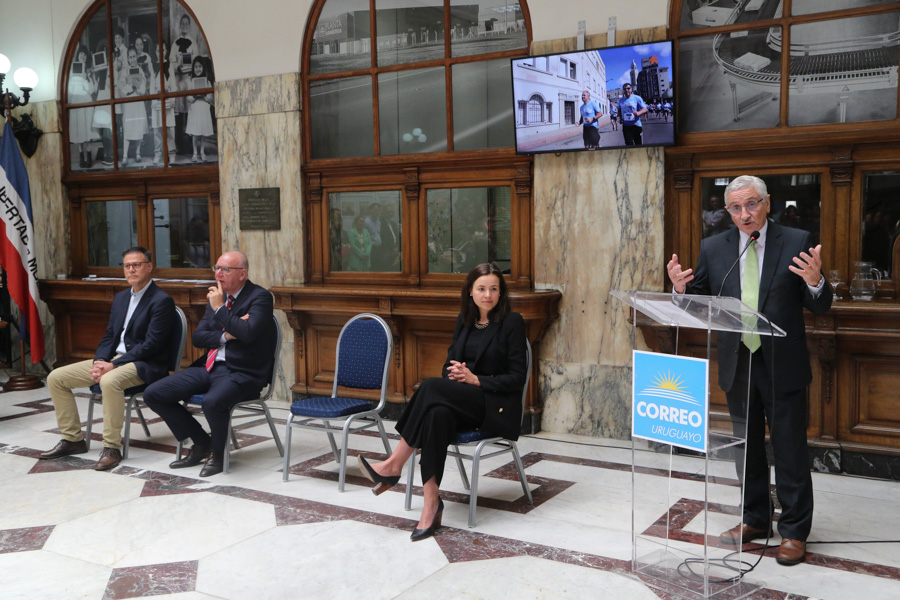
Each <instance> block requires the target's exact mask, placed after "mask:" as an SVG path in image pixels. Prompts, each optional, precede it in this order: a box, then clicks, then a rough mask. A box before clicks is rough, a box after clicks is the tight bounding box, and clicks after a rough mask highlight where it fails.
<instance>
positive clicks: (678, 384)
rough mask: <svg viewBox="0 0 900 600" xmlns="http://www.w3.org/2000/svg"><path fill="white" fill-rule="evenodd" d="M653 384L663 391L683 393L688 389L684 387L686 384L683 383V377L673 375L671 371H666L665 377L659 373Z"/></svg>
mask: <svg viewBox="0 0 900 600" xmlns="http://www.w3.org/2000/svg"><path fill="white" fill-rule="evenodd" d="M653 383H654V384H655V385H656V387H657V388H659V389H661V390H672V391H673V392H683V391H684V390H685V389H687V388H685V387H684V384H683V382H682V381H681V377H680V376H678V375H672V372H671V371H666V374H665V375H663V374H662V373H658V374H657V375H656V379H655V380H654V382H653Z"/></svg>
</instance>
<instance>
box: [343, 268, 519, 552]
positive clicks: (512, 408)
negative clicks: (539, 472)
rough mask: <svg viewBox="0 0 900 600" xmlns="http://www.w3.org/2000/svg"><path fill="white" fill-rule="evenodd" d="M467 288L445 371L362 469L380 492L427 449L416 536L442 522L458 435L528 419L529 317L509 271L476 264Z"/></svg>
mask: <svg viewBox="0 0 900 600" xmlns="http://www.w3.org/2000/svg"><path fill="white" fill-rule="evenodd" d="M460 296H461V306H460V313H459V317H457V319H456V328H455V329H454V331H453V342H452V343H451V344H450V349H449V350H448V352H447V362H446V363H445V364H444V369H443V371H442V375H443V377H432V378H429V379H426V380H424V381H423V382H422V384H421V385H420V386H419V389H418V390H417V391H416V393H415V394H414V395H413V397H412V398H411V399H410V401H409V404H407V406H406V410H405V411H404V412H403V415H402V416H401V417H400V420H399V421H397V431H398V432H399V433H400V436H401V439H400V443H399V445H398V446H397V449H396V450H394V452H393V454H391V456H390V457H389V458H388V459H387V460H386V461H384V462H381V463H376V464H374V465H372V464H369V463H368V462H367V461H366V459H365V458H363V457H362V456H360V458H359V463H360V470H361V471H362V473H363V475H364V476H366V477H367V478H369V479H370V480H372V482H373V483H375V487H374V488H373V489H372V492H373V493H374V494H375V495H378V494H380V493H382V492H384V491H385V490H387V489H388V488H390V487H391V486H393V485H395V484H396V483H397V482H398V481H399V480H400V474H401V472H402V471H403V466H404V464H405V463H406V461H407V460H408V459H409V457H410V456H412V453H413V452H415V450H416V449H417V448H420V449H421V450H422V455H421V459H420V462H419V466H420V467H421V470H422V481H424V482H425V483H424V488H425V506H424V507H423V508H422V516H421V518H420V519H419V524H418V525H417V526H416V528H415V530H414V531H413V532H412V535H411V536H410V537H411V539H412V540H413V541H414V542H415V541H418V540H422V539H425V538H427V537H430V536H431V535H433V534H434V531H435V530H436V529H437V528H439V527H440V526H441V513H442V511H443V509H444V503H443V502H442V501H441V499H440V497H439V496H438V486H440V483H441V477H442V476H443V474H444V462H445V461H446V459H447V447H448V446H449V445H450V441H451V439H452V438H453V435H454V434H455V433H457V432H459V431H463V430H470V429H475V428H478V429H481V430H482V431H488V432H490V433H492V434H494V435H499V436H503V437H505V438H509V439H513V440H515V439H517V438H518V437H519V430H520V428H521V425H522V388H523V387H525V371H526V369H527V356H526V352H527V351H526V347H525V321H524V320H523V319H522V315H520V314H519V313H514V312H510V303H509V294H508V292H507V290H506V282H505V281H504V280H503V274H502V273H501V272H500V269H498V268H497V267H496V266H494V265H492V264H490V263H484V264H480V265H478V266H476V267H475V268H474V269H472V271H471V272H470V273H469V275H468V277H466V281H465V283H464V284H463V286H462V290H461V294H460Z"/></svg>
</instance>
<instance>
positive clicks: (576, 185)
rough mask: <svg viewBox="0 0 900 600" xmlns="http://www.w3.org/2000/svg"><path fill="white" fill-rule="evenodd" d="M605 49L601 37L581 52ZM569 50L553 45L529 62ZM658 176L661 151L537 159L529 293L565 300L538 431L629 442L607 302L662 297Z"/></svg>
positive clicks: (549, 356) (616, 327)
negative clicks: (618, 295) (622, 296)
mask: <svg viewBox="0 0 900 600" xmlns="http://www.w3.org/2000/svg"><path fill="white" fill-rule="evenodd" d="M664 37H665V29H664V28H656V29H648V30H638V31H629V32H621V33H620V34H619V37H617V39H616V44H629V43H636V42H642V41H652V40H654V39H662V38H664ZM606 45H607V44H606V35H600V36H595V37H594V38H591V39H589V40H587V41H586V43H585V47H587V48H597V47H603V46H606ZM574 48H575V41H574V39H572V40H556V41H553V42H545V43H540V44H538V43H535V44H534V48H533V53H534V54H544V53H548V52H561V51H566V50H572V49H574ZM663 169H664V154H663V150H662V149H661V148H634V149H628V150H608V151H600V152H569V153H563V154H561V155H559V156H557V155H554V154H539V155H537V156H536V157H535V164H534V173H535V175H534V204H535V207H534V215H535V217H534V218H535V228H534V229H535V252H534V255H535V283H536V286H537V287H538V288H553V289H558V290H560V291H561V292H562V294H563V297H562V301H561V303H560V306H559V310H560V316H559V318H558V319H557V320H556V321H555V322H554V323H553V324H552V325H551V327H550V328H549V330H548V332H547V334H546V335H545V337H544V339H543V341H542V342H541V352H540V355H541V362H540V395H541V400H542V402H543V417H542V421H541V427H542V429H543V430H544V431H550V432H565V433H574V434H581V435H588V436H602V437H611V438H619V439H627V438H628V437H629V435H630V431H631V419H630V406H631V366H630V365H631V349H632V342H631V326H630V324H629V323H627V319H628V310H626V309H627V307H626V306H624V305H623V304H622V303H621V302H619V301H618V300H616V299H615V298H613V297H611V296H610V295H609V292H610V290H614V289H622V290H647V291H660V290H661V285H662V281H663V276H664V260H663V237H664V236H663V189H664V170H663ZM638 335H640V334H638ZM638 343H639V345H642V342H641V340H640V339H639V341H638Z"/></svg>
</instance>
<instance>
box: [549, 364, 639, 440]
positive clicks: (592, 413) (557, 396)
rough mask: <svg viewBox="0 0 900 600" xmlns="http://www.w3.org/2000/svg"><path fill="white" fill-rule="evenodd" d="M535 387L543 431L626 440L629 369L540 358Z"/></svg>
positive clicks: (628, 410) (629, 420)
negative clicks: (540, 402)
mask: <svg viewBox="0 0 900 600" xmlns="http://www.w3.org/2000/svg"><path fill="white" fill-rule="evenodd" d="M538 389H539V390H540V395H541V397H542V398H545V399H548V398H549V399H551V400H552V401H551V402H545V405H544V412H543V414H542V418H541V427H542V429H543V430H545V431H553V432H564V433H572V434H577V435H588V436H594V437H605V438H613V439H627V438H628V437H629V436H630V435H631V368H630V367H616V366H606V365H597V364H586V363H572V362H562V361H553V360H543V361H541V372H540V381H539V382H538Z"/></svg>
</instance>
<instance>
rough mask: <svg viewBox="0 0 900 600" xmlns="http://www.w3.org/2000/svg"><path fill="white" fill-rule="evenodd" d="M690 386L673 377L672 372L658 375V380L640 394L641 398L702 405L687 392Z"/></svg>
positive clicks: (678, 377)
mask: <svg viewBox="0 0 900 600" xmlns="http://www.w3.org/2000/svg"><path fill="white" fill-rule="evenodd" d="M687 389H688V386H687V384H686V383H685V382H684V381H682V379H681V377H680V376H679V375H673V374H672V372H671V371H666V372H665V373H661V372H660V373H657V374H656V379H654V380H653V383H651V384H650V385H649V386H647V387H646V388H644V389H643V390H641V391H640V393H639V394H638V395H639V396H655V397H657V398H666V399H668V400H674V401H677V402H686V403H688V404H694V405H696V406H699V405H700V401H699V400H698V399H696V398H694V397H693V396H691V395H690V394H689V393H688V392H687Z"/></svg>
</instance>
